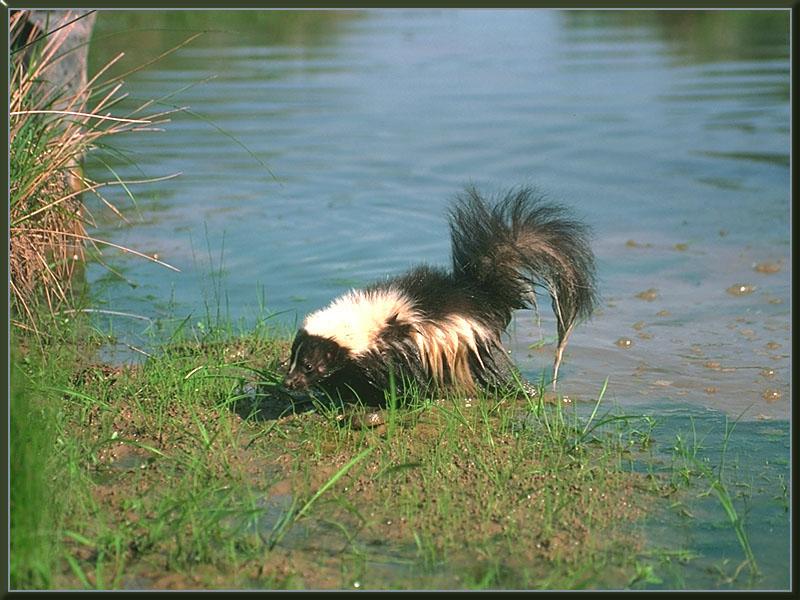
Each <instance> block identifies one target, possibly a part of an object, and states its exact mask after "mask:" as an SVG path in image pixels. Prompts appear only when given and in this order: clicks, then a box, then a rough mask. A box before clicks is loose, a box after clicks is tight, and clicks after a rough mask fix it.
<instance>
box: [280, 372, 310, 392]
mask: <svg viewBox="0 0 800 600" xmlns="http://www.w3.org/2000/svg"><path fill="white" fill-rule="evenodd" d="M283 385H284V387H285V388H286V389H289V390H304V389H306V388H307V387H308V381H306V378H305V377H304V376H303V375H302V374H301V373H289V374H288V375H286V378H285V379H284V380H283Z"/></svg>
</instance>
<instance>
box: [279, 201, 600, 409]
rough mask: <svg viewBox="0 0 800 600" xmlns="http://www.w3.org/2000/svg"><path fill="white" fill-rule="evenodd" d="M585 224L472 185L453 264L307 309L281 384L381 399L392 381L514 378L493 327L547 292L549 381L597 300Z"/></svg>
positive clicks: (455, 216) (470, 383)
mask: <svg viewBox="0 0 800 600" xmlns="http://www.w3.org/2000/svg"><path fill="white" fill-rule="evenodd" d="M588 233H589V232H588V229H587V227H586V226H585V225H583V224H582V223H580V222H578V221H576V220H574V219H572V218H571V217H570V216H569V215H568V213H567V211H566V209H565V208H563V207H562V206H560V205H557V204H552V203H546V202H544V201H543V200H542V199H541V197H539V196H538V195H537V194H536V192H535V191H534V190H532V189H530V188H518V189H514V190H512V191H510V192H508V193H507V194H506V195H505V196H504V197H502V198H501V199H500V200H499V201H498V202H495V203H494V204H492V205H489V204H487V202H485V201H484V200H483V199H482V198H481V196H480V194H479V193H478V192H477V190H475V189H474V188H472V187H470V188H467V190H466V191H465V193H463V194H460V195H459V196H457V198H456V202H455V204H454V205H453V207H452V208H451V210H450V235H451V243H452V261H453V264H452V269H451V270H446V269H443V268H437V267H432V266H428V265H421V266H418V267H415V268H413V269H412V270H410V271H409V272H407V273H406V274H404V275H400V276H397V277H394V278H391V279H388V280H387V281H381V282H378V283H375V284H372V285H371V286H369V287H367V288H365V289H362V290H351V291H349V292H347V293H346V294H344V295H342V296H341V297H339V298H337V299H335V300H333V301H332V302H331V303H330V304H329V305H328V306H327V307H326V308H323V309H321V310H317V311H316V312H312V313H311V314H309V315H308V316H307V317H306V318H305V320H304V322H303V325H302V327H301V328H300V330H299V331H298V332H297V335H296V336H295V339H294V342H293V344H292V350H291V356H290V358H289V372H288V374H287V375H286V378H285V380H284V385H285V386H286V388H288V389H290V390H307V389H309V388H316V389H319V390H321V391H323V392H325V393H327V394H329V395H331V396H332V397H334V398H336V397H338V398H340V399H348V400H352V399H354V398H353V396H355V397H356V398H360V399H361V400H362V401H364V402H367V403H375V402H378V403H380V402H382V401H383V400H384V391H385V390H387V389H389V386H390V373H394V375H395V377H394V379H395V382H396V385H397V387H398V388H401V387H402V382H403V381H405V382H409V381H410V382H413V383H414V384H417V385H419V386H421V387H422V388H423V389H427V388H430V387H433V388H438V389H448V388H449V389H458V390H461V391H465V392H472V391H474V390H475V388H476V387H478V386H481V387H490V386H498V387H500V386H505V385H510V384H513V382H514V381H515V378H516V376H517V372H516V371H515V370H514V367H513V365H512V364H511V360H510V358H509V356H508V353H507V352H506V351H504V349H503V346H502V344H501V340H500V338H501V335H502V333H503V332H504V331H505V329H506V327H507V326H508V324H509V322H510V320H511V315H512V312H513V311H514V310H515V309H521V308H536V295H535V289H536V288H539V289H544V290H546V291H547V292H548V293H549V295H550V298H551V300H552V307H553V311H554V313H555V315H556V321H557V329H558V346H557V348H556V353H555V361H554V365H553V385H554V386H555V382H556V380H557V378H558V368H559V365H560V364H561V359H562V355H563V352H564V347H565V346H566V344H567V340H568V338H569V336H570V333H571V332H572V329H573V327H574V326H575V323H576V321H577V320H578V319H584V318H588V317H589V316H590V314H591V312H592V310H593V309H594V307H595V304H596V302H597V296H596V291H595V268H594V255H593V253H592V251H591V248H590V247H589V243H588Z"/></svg>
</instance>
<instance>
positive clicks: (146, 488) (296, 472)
mask: <svg viewBox="0 0 800 600" xmlns="http://www.w3.org/2000/svg"><path fill="white" fill-rule="evenodd" d="M208 318H209V319H211V320H210V321H209V322H207V323H203V324H202V325H198V324H197V323H195V324H194V325H192V324H191V320H190V319H185V320H183V321H182V322H180V323H178V324H177V325H176V326H175V327H174V330H173V331H172V333H171V335H166V333H165V331H164V330H163V329H161V330H159V328H158V327H154V328H153V331H154V335H159V336H162V337H163V339H164V340H165V341H164V342H163V343H162V344H156V345H155V348H154V349H152V350H151V351H150V353H151V357H150V358H148V359H146V360H144V361H143V362H142V363H141V364H138V365H127V366H119V367H112V366H110V365H103V364H95V363H94V362H93V361H92V360H91V359H90V358H86V357H91V356H92V351H93V348H95V347H96V345H97V344H98V343H100V342H101V341H102V339H104V338H103V336H102V335H101V334H100V333H99V332H89V334H87V333H86V330H85V329H80V327H79V326H78V325H79V324H75V323H71V324H64V323H61V325H60V326H61V327H62V328H67V330H68V331H73V332H77V331H81V332H82V333H81V334H80V335H78V334H77V333H72V334H71V335H67V334H64V336H62V338H61V341H60V347H62V348H71V349H72V350H71V351H69V352H68V351H63V352H61V353H58V352H55V351H52V352H46V353H45V354H44V355H42V356H39V355H38V354H37V351H36V347H35V346H33V347H32V346H31V345H29V344H28V345H25V344H23V347H24V348H25V350H24V352H21V353H17V354H16V355H15V368H14V373H16V375H15V379H14V380H13V387H14V394H13V395H12V440H11V442H12V446H11V447H12V460H13V462H12V559H13V560H12V564H11V567H12V569H11V571H12V582H13V586H14V587H17V588H23V589H34V588H52V587H63V588H87V589H118V588H124V587H131V586H132V587H154V588H172V587H178V588H202V589H217V588H270V589H275V588H322V589H352V588H359V589H368V588H379V589H403V588H437V589H440V588H463V589H494V588H501V589H582V588H641V587H645V588H647V587H663V586H664V585H665V581H669V582H680V581H681V577H682V574H683V570H684V569H685V567H686V565H687V564H689V563H691V562H692V561H694V560H695V558H696V556H695V555H694V554H693V553H691V552H689V551H686V550H681V549H677V550H674V549H672V550H671V549H653V548H651V547H650V546H649V545H648V544H647V543H646V540H645V539H644V535H643V529H642V519H643V517H646V516H648V515H650V514H652V513H653V511H654V510H655V509H656V508H657V507H661V509H660V510H668V505H669V504H670V503H680V502H681V501H682V500H681V498H683V497H684V496H685V493H683V492H681V490H695V489H696V484H697V482H698V481H707V482H708V485H706V486H705V487H704V488H703V491H704V492H707V493H708V494H716V495H717V497H718V499H719V501H720V503H721V505H722V506H723V507H724V509H725V514H726V515H727V517H728V520H729V523H728V524H727V525H725V524H723V526H724V527H730V528H731V529H732V530H734V531H735V532H736V534H737V536H739V537H738V539H739V540H740V542H741V547H742V551H743V553H744V557H745V562H744V563H741V564H740V566H739V567H738V568H737V570H736V572H734V573H733V575H731V574H730V573H729V570H728V571H726V577H729V578H731V577H732V578H733V579H731V581H735V580H736V578H737V577H738V575H739V572H740V571H742V570H743V569H744V570H746V569H755V568H756V564H755V557H754V556H752V548H750V546H749V543H748V539H747V535H746V531H747V530H746V527H745V523H744V520H743V518H742V514H741V511H740V509H739V508H738V506H737V505H736V504H735V503H734V501H733V499H732V497H731V494H730V492H729V490H730V489H731V485H733V484H732V482H731V480H730V478H729V477H726V475H725V473H726V471H725V468H724V464H720V466H719V468H718V469H715V468H712V467H711V466H710V465H711V463H710V462H709V461H708V459H707V457H706V453H705V452H704V437H703V435H698V433H697V432H696V431H694V430H692V431H691V432H689V434H688V435H687V434H685V433H683V434H681V436H680V437H678V438H676V442H675V444H674V450H673V462H672V464H671V465H669V467H668V468H667V469H666V470H665V469H664V466H663V464H662V465H661V466H659V467H658V468H656V467H653V466H652V465H651V466H648V467H644V468H643V467H642V465H643V464H645V465H647V464H649V463H648V461H651V460H653V459H654V455H653V448H654V446H656V445H657V443H656V442H654V438H657V437H658V423H657V421H656V420H654V419H653V418H652V417H646V416H638V415H626V414H622V413H620V412H619V411H618V410H612V409H610V408H609V407H608V406H607V400H606V398H605V395H606V384H603V383H601V384H600V385H599V386H598V392H597V396H596V398H595V400H594V401H592V402H587V403H585V404H581V405H576V404H574V403H566V402H564V401H563V400H561V399H560V398H557V397H554V396H553V395H552V394H550V393H549V392H548V393H545V392H544V390H543V389H542V387H541V386H540V388H539V390H538V393H537V394H534V395H530V394H526V393H525V392H524V391H523V390H522V389H519V390H508V391H507V392H506V393H504V394H479V395H477V396H476V397H474V398H464V397H463V396H458V395H446V396H443V397H429V396H426V395H424V394H421V393H419V392H418V391H413V390H412V391H410V392H408V391H407V392H405V393H402V394H401V393H398V391H397V389H395V388H392V389H391V390H389V392H388V394H387V407H386V408H385V409H384V410H383V412H382V413H381V415H382V421H383V424H381V425H379V426H376V427H367V426H364V423H365V422H367V421H368V418H366V417H368V416H369V414H370V413H371V412H372V411H374V409H371V408H368V407H359V406H349V407H346V408H345V418H344V419H342V418H341V414H342V409H341V407H338V406H336V405H332V404H330V403H328V402H326V401H325V400H324V399H319V398H318V399H315V400H314V401H313V402H304V403H297V404H296V405H294V410H293V409H292V404H291V403H290V402H289V401H288V400H287V397H286V396H285V395H284V394H282V393H281V392H280V386H279V385H278V383H279V381H280V368H281V363H282V362H283V361H284V360H285V359H286V356H287V352H288V339H287V338H286V337H285V332H280V331H276V330H275V329H274V328H273V327H272V326H271V325H270V320H269V319H267V318H264V319H260V320H259V321H258V324H257V325H256V327H255V328H250V329H248V328H246V327H245V326H244V325H241V326H239V327H238V328H236V327H234V326H233V325H232V324H230V323H226V322H225V321H224V320H223V319H222V317H220V316H219V315H218V314H215V313H214V311H210V312H209V315H208ZM70 326H71V327H72V328H74V329H71V328H70ZM54 328H55V326H54ZM86 340H89V342H88V343H89V347H88V348H86V347H85V344H86V343H87V342H86ZM22 341H24V340H22ZM732 431H733V428H732V427H731V428H728V429H727V430H726V440H727V437H729V436H730V434H731V433H732ZM723 457H724V454H723ZM721 463H724V459H723V460H722V461H721ZM54 489H57V490H58V491H59V492H58V494H57V497H56V498H55V501H52V498H53V490H54ZM748 549H749V554H748ZM722 567H725V565H722ZM753 574H755V571H753Z"/></svg>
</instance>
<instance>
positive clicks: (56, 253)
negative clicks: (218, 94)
mask: <svg viewBox="0 0 800 600" xmlns="http://www.w3.org/2000/svg"><path fill="white" fill-rule="evenodd" d="M27 16H28V11H24V10H21V11H16V12H14V13H12V14H11V16H10V19H9V32H10V35H9V39H10V41H11V47H12V50H11V73H10V75H11V77H10V81H9V164H10V174H9V175H10V177H9V180H10V181H9V183H10V186H9V225H10V231H9V269H10V273H9V275H10V291H11V294H10V297H11V322H12V324H13V325H14V326H15V327H18V328H21V329H24V330H28V331H32V332H34V333H35V334H36V336H37V337H40V336H41V335H42V332H43V327H41V326H40V320H41V318H42V315H52V314H54V313H56V312H57V311H59V310H63V309H64V308H65V307H69V306H72V305H73V304H74V302H75V300H76V295H75V293H74V289H75V286H74V285H73V282H74V276H75V274H76V271H78V270H79V269H80V268H81V267H82V265H83V263H84V258H85V253H84V249H85V247H86V245H87V244H92V245H94V246H95V247H96V248H97V249H98V251H99V250H100V248H101V247H103V246H109V245H110V246H115V245H114V244H110V243H109V242H105V241H103V240H100V239H97V238H96V237H93V236H91V235H89V234H88V233H87V226H91V225H93V224H94V221H93V219H92V215H91V214H90V213H89V211H88V210H87V209H86V206H85V205H84V203H83V201H82V197H83V195H84V194H89V193H91V194H94V195H96V196H97V197H98V198H100V200H101V201H102V202H103V203H104V204H105V205H106V206H108V207H109V208H110V209H111V210H113V211H114V213H115V214H117V215H118V216H119V217H120V218H121V219H124V216H123V215H122V213H121V212H120V210H118V209H117V207H116V206H114V204H113V203H112V202H110V201H109V200H108V199H107V198H106V197H105V195H104V193H103V192H104V188H107V187H109V186H123V187H124V188H125V190H126V192H129V190H130V187H129V186H130V185H131V184H134V183H145V182H147V181H157V180H161V179H165V178H169V177H173V176H175V175H168V176H166V177H160V178H157V179H151V180H139V181H123V180H121V179H119V177H117V176H116V174H115V173H113V172H109V178H108V179H107V180H103V181H95V180H92V179H90V178H89V177H87V176H86V174H85V173H84V171H83V169H82V168H81V164H82V161H83V159H84V157H85V156H86V155H87V154H89V153H91V152H102V151H103V148H104V147H105V146H106V138H109V137H113V136H115V135H118V134H121V133H126V132H133V131H153V130H158V129H159V126H160V125H161V124H163V123H165V122H167V121H168V118H167V115H169V114H170V113H171V112H175V109H171V110H169V111H164V112H153V111H152V107H153V106H154V105H155V104H156V103H155V102H154V101H147V102H144V103H143V104H141V105H139V106H138V107H136V108H134V109H133V110H128V111H127V112H125V113H123V114H115V110H116V109H118V107H119V104H120V102H121V101H122V100H123V99H124V98H125V97H126V95H127V94H125V93H124V92H123V91H122V90H123V87H124V80H123V78H124V77H126V76H128V75H130V73H132V72H133V71H129V72H126V73H123V74H121V75H117V76H114V77H108V78H106V79H103V77H104V76H106V73H107V72H108V71H109V69H110V68H111V66H112V65H113V64H115V63H116V62H117V61H118V60H119V59H121V58H122V56H123V54H119V55H117V56H116V57H115V58H114V59H112V60H111V61H109V62H108V63H107V64H106V65H105V66H104V67H102V68H101V69H100V70H99V71H98V72H97V73H96V74H95V75H94V76H93V77H91V78H90V79H88V81H86V82H85V83H83V82H81V84H80V85H77V86H76V85H75V84H74V79H73V81H72V83H68V82H66V81H64V76H63V69H62V68H61V67H62V64H61V63H62V61H64V59H65V57H67V56H69V54H70V52H74V51H75V48H74V47H70V45H69V44H68V43H67V41H68V39H69V36H70V34H71V32H72V30H73V28H74V27H76V26H77V23H79V21H80V18H81V17H80V16H78V17H76V16H75V15H74V14H71V13H69V12H64V13H61V12H59V13H58V18H57V19H56V20H54V21H53V22H52V23H51V24H48V27H47V30H48V31H47V32H42V31H40V30H38V29H36V28H32V27H30V26H29V25H28V21H27ZM192 39H193V38H192ZM188 41H190V40H188ZM188 41H187V42H184V44H185V43H188ZM87 43H88V42H87ZM184 44H181V46H182V45H184ZM175 49H176V48H175ZM173 50H174V49H173ZM117 247H118V246H117ZM124 250H126V251H128V252H131V253H133V254H136V255H138V256H141V257H143V258H146V259H148V260H152V261H154V262H158V263H160V264H162V265H164V266H167V267H169V268H171V269H174V267H171V266H170V265H166V264H165V263H163V262H161V261H158V260H156V259H155V258H153V257H149V256H147V255H145V254H142V253H139V252H137V251H135V250H133V249H129V248H125V249H124ZM176 270H177V269H176ZM43 308H44V310H42V309H43Z"/></svg>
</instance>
